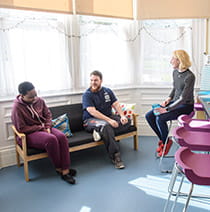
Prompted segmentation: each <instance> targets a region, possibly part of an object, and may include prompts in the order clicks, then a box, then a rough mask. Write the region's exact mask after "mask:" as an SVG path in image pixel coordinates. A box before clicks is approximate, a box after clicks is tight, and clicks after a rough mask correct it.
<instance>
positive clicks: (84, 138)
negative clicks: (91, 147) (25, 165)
mask: <svg viewBox="0 0 210 212" xmlns="http://www.w3.org/2000/svg"><path fill="white" fill-rule="evenodd" d="M133 131H136V127H135V126H133V125H131V126H130V127H129V129H127V130H125V131H121V132H120V133H116V134H115V136H118V135H122V134H125V133H129V132H133ZM68 141H69V147H73V146H79V145H82V144H87V143H91V142H93V135H92V133H88V132H86V131H85V130H83V131H78V132H74V134H73V136H71V137H69V138H68ZM43 152H45V150H40V149H34V148H28V150H27V153H28V155H34V154H39V153H43Z"/></svg>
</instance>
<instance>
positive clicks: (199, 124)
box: [178, 115, 210, 132]
mask: <svg viewBox="0 0 210 212" xmlns="http://www.w3.org/2000/svg"><path fill="white" fill-rule="evenodd" d="M178 122H179V125H181V126H184V127H185V128H186V129H188V130H195V131H207V132H210V121H209V120H203V119H192V118H191V117H189V116H188V115H181V116H179V117H178Z"/></svg>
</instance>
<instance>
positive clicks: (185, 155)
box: [175, 147, 210, 185]
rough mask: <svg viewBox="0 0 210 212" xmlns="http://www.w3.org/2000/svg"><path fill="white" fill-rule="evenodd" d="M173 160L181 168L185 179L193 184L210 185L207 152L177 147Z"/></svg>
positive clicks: (208, 156) (209, 156)
mask: <svg viewBox="0 0 210 212" xmlns="http://www.w3.org/2000/svg"><path fill="white" fill-rule="evenodd" d="M175 160H176V162H177V164H178V166H180V167H181V168H182V171H183V172H184V174H185V176H186V177H187V179H188V180H189V181H190V182H192V183H193V184H197V185H210V169H208V168H207V167H208V166H209V164H210V155H209V154H197V153H193V152H191V151H190V149H189V148H187V147H182V148H179V149H178V150H177V152H176V154H175Z"/></svg>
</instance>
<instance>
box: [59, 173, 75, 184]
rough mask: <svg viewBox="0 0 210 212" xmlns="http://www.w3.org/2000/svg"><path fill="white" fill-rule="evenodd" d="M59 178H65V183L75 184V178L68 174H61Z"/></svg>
mask: <svg viewBox="0 0 210 212" xmlns="http://www.w3.org/2000/svg"><path fill="white" fill-rule="evenodd" d="M61 179H63V180H65V181H66V182H67V183H70V184H75V183H76V180H75V179H74V178H73V177H72V175H70V174H65V175H61Z"/></svg>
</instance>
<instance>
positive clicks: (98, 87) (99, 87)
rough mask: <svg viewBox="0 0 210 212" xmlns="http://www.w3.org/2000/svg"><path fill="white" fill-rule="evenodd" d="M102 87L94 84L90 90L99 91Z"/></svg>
mask: <svg viewBox="0 0 210 212" xmlns="http://www.w3.org/2000/svg"><path fill="white" fill-rule="evenodd" d="M100 89H101V86H97V87H94V88H93V87H92V86H90V90H91V91H92V92H97V91H99V90H100Z"/></svg>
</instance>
